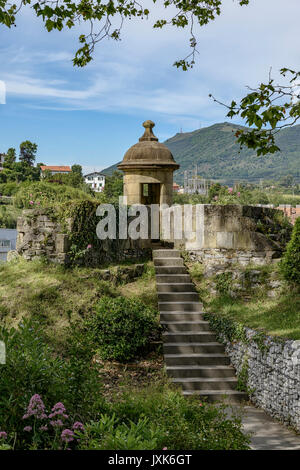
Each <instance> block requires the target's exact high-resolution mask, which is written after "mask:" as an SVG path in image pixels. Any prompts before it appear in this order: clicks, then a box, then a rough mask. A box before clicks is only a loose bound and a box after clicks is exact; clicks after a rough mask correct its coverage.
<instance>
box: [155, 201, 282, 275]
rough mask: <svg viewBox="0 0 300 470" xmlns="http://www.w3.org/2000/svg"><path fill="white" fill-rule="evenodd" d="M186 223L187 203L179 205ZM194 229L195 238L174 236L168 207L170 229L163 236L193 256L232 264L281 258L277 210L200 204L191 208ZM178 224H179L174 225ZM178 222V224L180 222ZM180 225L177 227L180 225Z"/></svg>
mask: <svg viewBox="0 0 300 470" xmlns="http://www.w3.org/2000/svg"><path fill="white" fill-rule="evenodd" d="M178 210H179V212H180V210H181V211H182V215H181V217H180V218H179V220H181V225H182V227H183V226H184V218H185V214H184V206H183V207H182V206H181V207H179V208H178ZM189 210H191V216H190V217H189V218H190V220H191V228H192V232H193V233H194V235H193V237H189V236H185V235H184V233H183V235H182V237H181V238H178V239H175V237H174V232H173V228H174V221H173V220H172V219H174V211H176V209H174V208H170V209H168V208H167V209H165V217H168V216H170V219H171V231H170V235H169V234H167V237H166V236H165V235H164V232H163V231H162V233H161V238H162V239H163V240H165V241H168V242H173V243H174V246H175V248H179V249H182V250H186V251H188V252H189V253H190V255H191V256H192V259H195V260H199V261H202V262H205V264H206V265H210V264H223V265H225V266H228V265H230V264H232V263H240V264H244V265H246V264H248V263H250V262H252V263H254V264H265V263H269V262H271V261H272V260H273V259H274V258H280V256H281V253H282V249H283V246H284V244H283V243H282V240H281V238H282V235H281V228H282V227H281V225H280V223H279V222H278V218H277V217H276V216H277V215H278V211H277V210H276V209H270V208H265V207H257V206H243V205H238V204H235V205H217V204H199V205H197V206H196V205H195V206H193V207H192V209H189ZM175 225H176V224H175ZM177 225H178V224H177ZM177 228H178V227H177Z"/></svg>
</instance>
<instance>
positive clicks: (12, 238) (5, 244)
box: [0, 228, 18, 263]
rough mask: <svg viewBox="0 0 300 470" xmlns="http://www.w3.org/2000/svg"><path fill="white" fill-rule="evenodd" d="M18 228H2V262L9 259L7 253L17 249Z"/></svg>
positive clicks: (0, 243)
mask: <svg viewBox="0 0 300 470" xmlns="http://www.w3.org/2000/svg"><path fill="white" fill-rule="evenodd" d="M17 233H18V232H17V230H15V229H9V228H0V263H1V262H5V261H6V260H7V253H8V252H9V251H11V250H15V249H16V242H17Z"/></svg>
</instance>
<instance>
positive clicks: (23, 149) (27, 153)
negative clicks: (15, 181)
mask: <svg viewBox="0 0 300 470" xmlns="http://www.w3.org/2000/svg"><path fill="white" fill-rule="evenodd" d="M36 152H37V144H34V143H32V142H30V140H26V141H25V142H22V143H21V144H20V161H21V162H24V163H27V165H29V166H33V164H34V162H35V156H36Z"/></svg>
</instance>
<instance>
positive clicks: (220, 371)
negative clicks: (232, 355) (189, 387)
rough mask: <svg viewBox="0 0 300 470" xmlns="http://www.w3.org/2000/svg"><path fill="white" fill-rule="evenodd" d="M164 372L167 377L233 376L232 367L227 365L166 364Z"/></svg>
mask: <svg viewBox="0 0 300 470" xmlns="http://www.w3.org/2000/svg"><path fill="white" fill-rule="evenodd" d="M166 372H167V375H168V376H169V377H174V378H180V377H182V378H185V377H196V378H201V377H203V378H204V377H207V378H208V377H211V378H225V377H235V371H234V368H233V367H232V366H231V365H229V366H217V365H216V366H213V367H212V366H192V365H190V366H168V367H166Z"/></svg>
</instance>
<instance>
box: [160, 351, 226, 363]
mask: <svg viewBox="0 0 300 470" xmlns="http://www.w3.org/2000/svg"><path fill="white" fill-rule="evenodd" d="M165 362H166V364H167V366H176V365H178V366H179V365H186V366H189V365H199V366H202V365H203V366H208V365H209V366H215V365H217V366H221V365H224V366H228V365H229V364H230V361H229V357H228V356H226V355H225V354H199V353H189V354H165Z"/></svg>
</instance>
